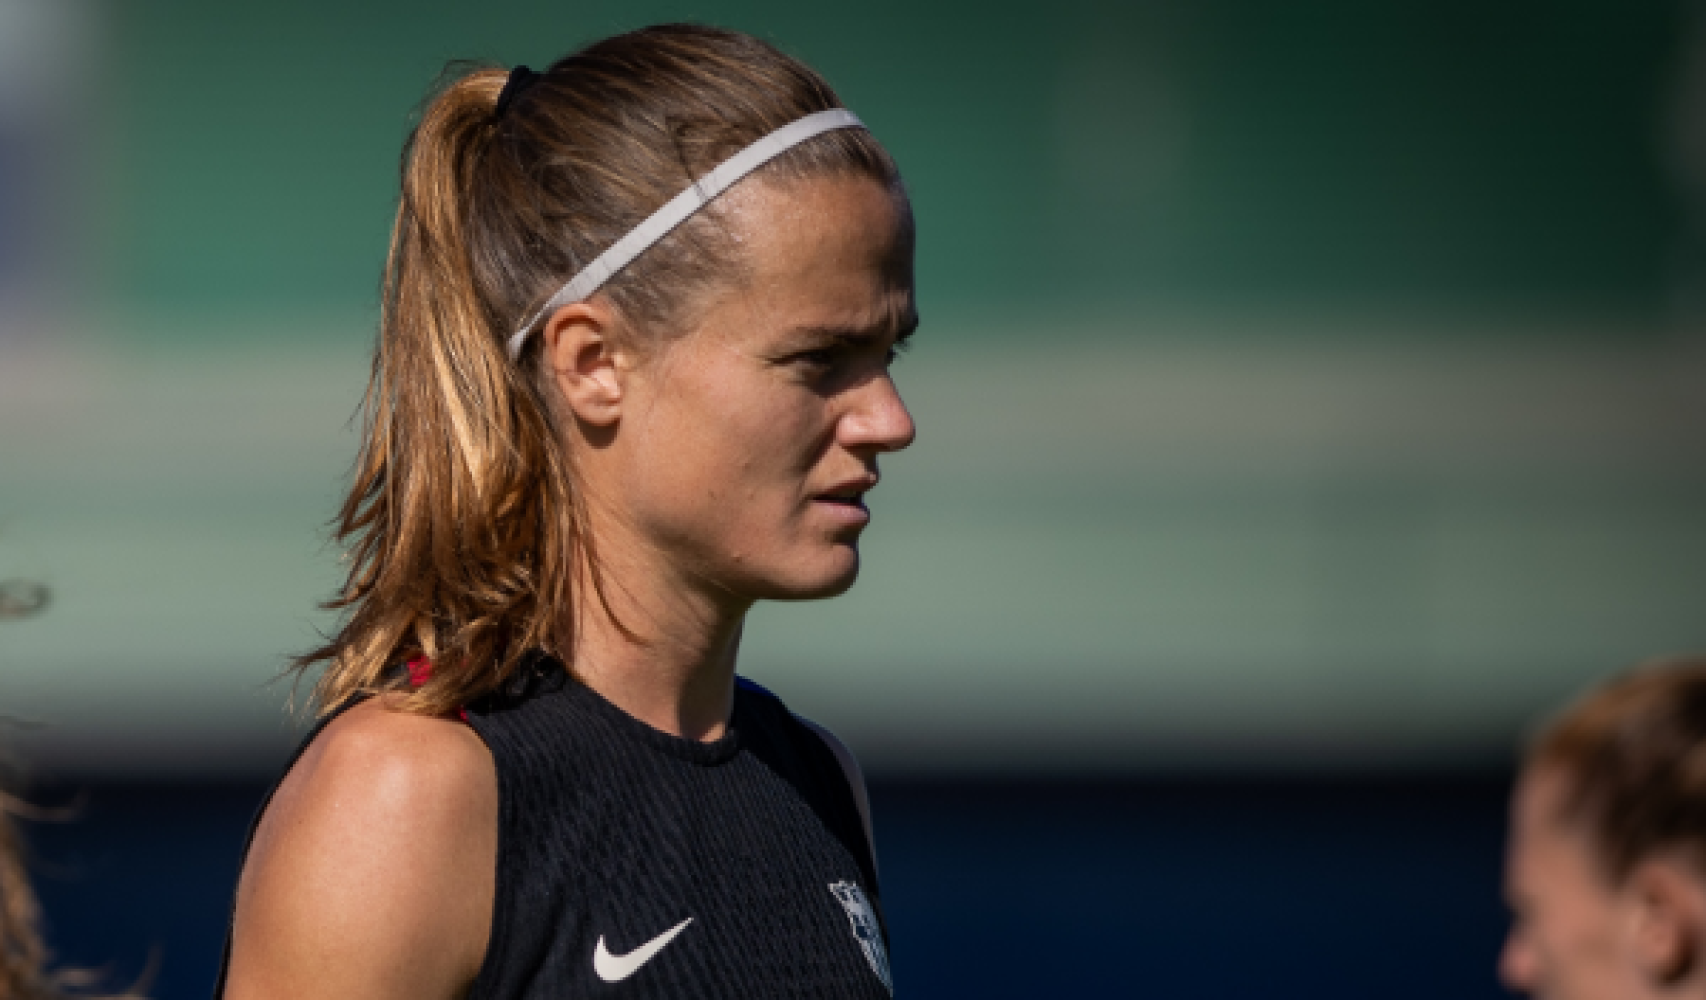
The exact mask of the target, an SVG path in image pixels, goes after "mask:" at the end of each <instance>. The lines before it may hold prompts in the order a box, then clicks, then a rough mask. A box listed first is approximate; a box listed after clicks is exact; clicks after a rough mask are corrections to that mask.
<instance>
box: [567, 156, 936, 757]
mask: <svg viewBox="0 0 1706 1000" xmlns="http://www.w3.org/2000/svg"><path fill="white" fill-rule="evenodd" d="M723 208H724V211H725V212H726V213H727V215H728V217H729V218H730V219H731V220H733V221H734V222H735V225H736V232H737V233H739V234H740V236H741V238H742V240H741V242H742V245H743V248H744V250H745V252H746V253H747V254H748V255H749V256H750V260H751V261H752V262H753V267H752V268H751V270H750V273H749V275H748V277H747V280H746V281H744V282H742V283H741V284H739V285H735V286H732V287H728V288H724V289H720V290H717V291H715V292H713V293H712V295H711V297H710V299H709V301H708V302H707V303H706V304H705V305H704V308H703V312H702V313H700V315H699V317H698V323H697V329H696V332H695V333H693V334H692V335H690V336H687V337H685V338H682V339H679V340H675V341H671V342H668V343H666V344H664V345H662V346H657V347H652V348H651V349H649V350H647V349H645V348H644V345H641V344H633V343H631V342H627V341H625V340H624V338H623V334H622V330H621V328H620V326H619V325H618V324H619V317H616V316H615V315H614V314H613V313H612V312H611V311H610V310H609V309H608V307H607V306H605V305H603V304H602V303H601V301H600V300H598V299H596V298H595V299H594V300H593V301H591V302H589V303H585V304H581V305H574V306H568V307H565V308H564V309H562V310H559V311H558V312H557V313H556V314H555V315H554V316H553V317H552V319H551V321H550V322H549V324H548V325H547V326H546V329H545V331H544V335H545V348H546V361H547V363H549V364H550V365H551V366H552V368H553V370H554V371H555V373H556V375H557V381H558V386H559V388H560V389H561V392H562V397H563V398H564V400H566V401H567V403H568V405H569V406H570V407H571V408H572V409H573V412H574V415H575V417H576V421H575V427H574V430H573V433H574V434H575V435H576V436H577V437H578V438H579V440H578V441H577V442H576V443H575V444H576V448H575V450H576V452H577V454H578V455H579V456H580V459H579V460H580V462H581V472H582V480H583V484H584V487H583V488H584V495H585V496H586V498H587V504H588V508H589V516H590V519H591V522H592V532H593V536H594V537H595V538H596V539H597V540H598V555H599V558H600V562H601V565H602V569H603V574H604V579H605V582H606V584H607V586H606V592H607V594H608V595H609V596H610V601H611V606H612V609H613V610H614V611H615V613H616V616H617V618H618V619H620V620H621V621H622V623H623V624H625V625H627V626H628V627H629V628H630V629H633V630H637V631H639V632H640V633H642V634H643V635H645V636H646V638H647V640H648V644H646V645H637V644H635V643H634V642H632V641H630V640H628V639H626V638H624V637H623V636H622V635H621V634H620V633H619V632H618V631H617V630H616V629H615V628H614V627H613V625H612V624H611V621H610V619H609V618H608V617H607V616H606V615H605V614H604V613H603V611H602V608H601V607H600V606H599V605H597V604H595V603H583V604H582V606H581V607H580V609H579V613H580V617H579V620H578V622H577V624H578V626H579V629H578V631H579V632H580V635H581V639H580V643H579V647H578V649H577V652H576V656H575V662H576V667H577V670H578V672H579V673H580V675H581V676H582V677H583V679H585V680H586V681H587V683H588V684H590V685H591V686H592V687H594V688H595V689H597V690H599V691H600V692H601V693H603V694H604V695H605V696H606V697H608V698H610V700H612V701H613V702H615V703H616V704H618V705H620V706H621V707H623V708H624V709H626V710H627V711H628V712H629V713H630V714H632V715H634V716H636V717H637V718H640V719H643V720H645V721H646V722H649V723H651V724H652V725H653V726H656V727H657V728H659V729H663V730H665V731H668V732H675V733H680V734H684V735H689V736H692V737H694V738H699V739H709V738H714V737H715V736H716V735H717V734H718V733H720V731H721V727H722V724H723V721H724V720H725V719H726V718H727V717H728V711H729V698H730V697H731V691H732V678H733V673H734V665H735V651H736V648H737V646H738V644H739V639H740V624H741V621H742V620H743V619H744V617H745V615H746V612H747V610H748V609H749V608H750V607H751V606H752V604H753V603H754V602H755V601H757V600H759V599H763V598H772V599H798V598H811V597H827V596H831V595H834V594H838V593H840V592H842V591H844V590H846V589H847V588H848V587H849V586H851V585H852V583H853V580H854V577H855V576H856V574H857V573H858V568H859V550H858V540H859V536H860V534H861V533H862V532H863V530H864V528H865V526H866V523H867V522H868V520H869V513H868V510H867V509H866V507H865V505H864V503H863V498H864V496H865V494H866V493H868V492H869V491H870V490H871V489H872V488H873V487H875V486H876V483H877V477H878V465H877V459H878V456H879V455H881V454H882V453H884V452H889V451H895V450H898V449H901V448H904V447H906V446H907V445H908V444H910V443H911V442H912V439H913V435H914V426H913V422H912V418H911V416H910V414H908V412H907V410H906V407H905V406H904V405H903V404H902V402H901V400H900V397H899V395H898V394H897V393H896V391H895V386H894V382H893V381H892V379H891V378H890V376H889V364H890V362H891V361H892V360H893V358H894V355H895V352H896V350H897V347H898V346H899V345H900V344H901V343H902V342H903V341H904V339H905V338H906V337H907V336H908V335H910V333H911V332H912V329H913V327H914V325H915V323H916V319H915V313H914V308H913V301H912V247H911V240H910V234H909V232H908V231H907V228H906V227H905V225H904V221H905V219H904V216H903V215H902V211H903V204H902V203H900V202H898V201H897V198H896V195H895V194H894V193H892V192H890V191H889V190H887V189H885V188H884V187H882V186H881V185H879V184H877V183H875V182H873V181H870V180H867V179H864V178H848V179H838V180H817V181H811V182H805V183H793V184H788V185H786V186H782V187H777V186H772V185H767V184H759V185H754V186H753V187H751V188H745V189H742V190H738V191H737V192H735V193H734V196H733V197H732V198H730V199H729V201H728V204H727V205H726V206H723ZM754 219H763V220H764V221H763V223H762V224H752V223H751V222H750V220H754ZM743 223H745V224H743ZM583 589H586V588H583ZM660 671H667V672H669V673H670V675H671V676H672V678H673V679H674V682H673V683H672V684H670V685H659V684H657V683H656V681H655V678H656V677H657V675H658V673H659V672H660Z"/></svg>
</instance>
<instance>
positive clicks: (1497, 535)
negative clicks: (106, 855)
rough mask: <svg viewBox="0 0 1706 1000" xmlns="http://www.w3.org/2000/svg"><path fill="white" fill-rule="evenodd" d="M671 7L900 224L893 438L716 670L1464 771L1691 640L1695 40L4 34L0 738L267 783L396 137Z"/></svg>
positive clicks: (187, 29)
mask: <svg viewBox="0 0 1706 1000" xmlns="http://www.w3.org/2000/svg"><path fill="white" fill-rule="evenodd" d="M677 19H689V20H704V21H710V22H714V23H718V24H723V25H727V26H731V27H736V28H741V29H744V30H747V31H751V32H754V33H756V34H759V35H761V36H763V37H766V38H768V39H771V40H772V41H774V42H775V43H776V44H778V45H780V46H781V47H783V48H784V49H786V50H788V51H790V52H792V53H794V54H797V55H799V56H801V57H803V58H804V59H806V60H807V61H808V62H810V63H812V64H813V65H815V66H816V67H818V68H819V69H820V70H822V71H823V72H824V73H825V74H826V75H827V76H828V77H829V78H830V80H831V81H832V83H834V84H835V86H836V87H837V88H838V89H839V91H840V92H841V94H842V96H843V98H844V99H845V100H846V102H847V103H848V105H849V106H851V107H852V108H853V109H855V110H856V111H857V112H858V113H859V114H860V115H861V116H862V117H863V118H864V119H865V120H866V121H867V122H868V123H869V124H870V125H871V127H872V128H873V130H874V131H875V132H876V134H877V135H878V136H879V137H880V138H881V139H882V140H883V141H884V142H885V143H886V144H887V145H888V147H889V148H890V150H891V151H892V152H893V153H894V155H895V156H896V158H897V159H898V160H899V162H900V164H901V166H902V169H903V171H904V173H905V175H906V178H907V182H908V186H909V188H910V190H911V193H912V197H913V199H914V206H915V210H916V213H917V217H918V221H919V227H920V234H921V235H920V244H919V265H918V280H919V287H920V292H919V295H920V303H921V309H922V312H923V315H924V326H923V328H922V330H921V334H920V336H919V337H918V343H917V349H916V351H915V352H914V353H912V354H911V355H909V356H908V357H907V358H906V359H905V360H904V361H903V362H902V363H901V365H902V366H901V368H900V369H899V370H898V377H899V381H900V385H901V388H902V391H903V393H904V394H905V395H906V397H907V399H908V402H909V403H910V404H911V405H912V406H913V408H914V410H915V412H916V415H917V417H918V420H919V423H920V427H921V437H920V440H919V444H918V445H917V446H916V448H915V449H914V450H912V451H910V452H908V453H906V454H904V455H901V456H897V457H895V458H894V460H893V461H892V462H890V463H889V468H888V469H887V470H886V476H885V480H884V485H883V487H882V488H881V489H880V490H879V491H878V492H877V493H876V494H874V495H873V500H872V502H873V509H874V512H875V515H876V520H875V524H874V525H873V528H872V529H871V531H870V532H869V533H868V535H867V539H868V541H867V544H866V546H865V551H866V568H865V571H864V574H863V576H862V578H861V581H860V583H859V585H858V587H857V588H856V589H855V590H854V592H853V593H852V594H850V595H849V596H847V597H845V598H843V599H840V600H837V601H834V602H828V603H824V604H818V605H810V606H771V607H764V608H761V609H760V610H759V611H758V612H756V613H755V620H754V622H753V623H752V626H751V627H750V628H749V630H748V639H747V645H746V649H745V651H744V653H743V670H744V672H746V673H748V674H749V675H751V676H753V677H755V678H756V679H758V680H760V681H762V682H764V683H765V684H767V685H769V686H771V687H773V688H776V689H778V690H779V691H780V692H781V693H782V694H783V695H784V696H786V697H788V698H789V700H790V701H791V702H792V703H793V704H795V705H796V706H797V707H798V708H800V709H801V710H803V711H805V712H807V713H808V714H811V715H814V716H816V717H818V718H820V719H821V720H822V721H824V722H826V723H827V724H829V725H831V726H832V727H833V728H835V729H837V730H838V731H839V732H841V733H842V734H843V735H844V736H846V737H847V738H848V739H849V741H850V742H851V743H852V744H853V745H854V746H855V748H856V749H858V750H859V752H860V753H861V755H862V756H863V757H865V758H866V760H867V762H868V764H869V765H870V766H872V767H873V768H875V769H877V770H879V771H887V772H889V773H900V772H907V773H910V772H918V771H939V772H948V773H962V772H978V771H992V770H993V771H1001V772H1003V773H1010V772H1012V771H1014V770H1015V769H1017V770H1025V769H1037V770H1041V771H1048V772H1063V771H1071V772H1074V773H1081V772H1083V771H1085V770H1087V769H1088V770H1104V771H1134V770H1135V771H1143V770H1176V769H1180V768H1183V769H1210V770H1212V769H1234V770H1241V771H1242V770H1249V769H1268V768H1278V769H1321V768H1326V769H1369V770H1381V769H1391V768H1424V769H1425V768H1434V767H1441V766H1450V767H1454V766H1459V765H1477V764H1486V763H1489V762H1495V763H1496V762H1500V761H1503V760H1505V759H1506V758H1507V757H1508V755H1509V753H1510V751H1511V748H1512V746H1513V744H1514V741H1515V740H1516V739H1517V737H1518V734H1519V732H1520V730H1521V727H1522V726H1523V725H1524V724H1525V723H1526V722H1527V721H1528V720H1529V719H1531V718H1532V717H1533V716H1534V715H1535V713H1537V712H1539V711H1541V710H1542V709H1544V708H1546V707H1548V706H1550V705H1553V704H1555V703H1556V702H1557V701H1558V700H1559V699H1560V698H1561V697H1564V696H1565V695H1567V694H1568V693H1569V692H1571V691H1573V690H1575V689H1577V688H1578V687H1579V686H1580V685H1581V684H1583V683H1585V682H1586V681H1588V680H1590V679H1592V678H1594V677H1597V676H1601V675H1603V674H1605V673H1607V672H1609V671H1611V670H1613V669H1616V668H1618V667H1621V666H1624V665H1626V664H1629V663H1631V662H1633V661H1635V660H1638V659H1641V658H1644V657H1647V656H1651V655H1654V654H1659V653H1664V652H1668V651H1674V650H1680V649H1690V648H1693V649H1699V648H1702V647H1706V617H1703V616H1702V614H1701V611H1702V606H1701V605H1702V601H1703V599H1706V468H1703V466H1702V464H1701V461H1702V459H1703V458H1706V336H1703V331H1706V323H1703V322H1702V319H1703V314H1702V309H1701V306H1700V303H1701V301H1702V299H1701V295H1700V292H1701V290H1702V288H1706V253H1703V252H1702V247H1703V243H1702V229H1701V220H1702V217H1703V213H1706V32H1703V30H1702V26H1701V24H1700V23H1699V22H1698V18H1697V17H1696V14H1695V10H1694V8H1693V7H1691V6H1686V5H1682V4H1670V3H1627V2H1613V0H1588V2H1550V3H1540V2H1507V3H1500V4H1486V3H1468V2H1458V0H1448V2H1441V0H1432V2H1426V3H1424V2H1419V0H1403V2H1396V3H1385V4H1369V3H1353V2H1310V3H1305V4H1285V5H1278V4H1268V3H1261V2H1256V0H1206V2H1204V0H1195V2H1186V0H1165V2H1161V0H1156V2H1147V3H1144V2H1137V3H1124V4H1101V3H1085V2H1072V0H1067V2H1054V3H1048V4H1042V3H1006V4H988V3H984V4H969V3H968V4H948V3H934V4H920V3H899V2H888V0H883V2H870V3H863V4H859V5H843V6H827V5H806V4H797V3H781V2H775V3H761V2H738V0H719V2H717V3H715V4H697V5H692V4H680V3H633V2H628V3H620V4H618V3H566V2H557V3H546V2H519V0H518V2H489V3H483V4H470V3H428V2H419V0H416V2H409V3H404V2H400V0H368V2H365V3H359V4H352V3H348V2H342V3H332V2H329V0H298V2H294V3H290V4H260V3H255V4H234V3H229V2H226V3H215V2H203V0H156V2H150V3H146V4H144V3H119V2H116V0H112V2H96V0H77V2H71V0H0V92H3V95H4V96H0V579H4V578H14V577H17V578H30V579H38V580H43V581H45V582H47V583H48V584H49V585H50V586H51V588H52V590H53V593H54V599H55V600H54V604H53V605H52V607H51V608H50V610H49V612H48V613H47V614H45V615H42V616H40V617H38V618H36V619H34V620H31V621H27V622H21V623H12V624H8V625H7V627H6V628H5V629H4V632H3V634H0V713H3V714H6V715H9V716H14V717H19V718H25V719H29V720H34V721H36V722H39V723H41V725H40V726H39V727H36V728H32V729H29V730H27V731H23V732H21V733H20V736H19V741H20V742H21V743H22V744H23V747H24V749H25V750H26V751H28V752H29V753H30V754H31V755H32V756H33V757H35V758H36V759H37V760H39V761H41V762H43V763H44V765H46V766H50V767H58V768H63V769H66V770H71V771H86V772H92V773H132V774H135V773H149V774H159V773H168V772H172V773H202V774H206V773H215V772H244V773H248V772H253V771H255V770H257V769H266V768H270V767H272V766H273V765H274V764H275V763H276V761H277V759H278V754H279V752H280V748H281V747H283V746H284V745H285V744H286V743H287V742H288V741H289V740H290V738H291V732H292V729H293V723H291V722H290V721H289V720H288V719H287V717H286V716H285V714H284V713H283V711H282V705H283V702H284V700H285V698H286V696H287V695H288V694H289V693H290V687H289V685H288V684H287V683H286V684H269V683H268V682H269V679H270V678H272V677H274V676H275V675H276V673H277V671H278V670H279V668H280V667H281V666H282V664H283V662H284V659H285V657H286V656H287V655H288V654H289V653H291V652H293V651H297V650H300V649H302V648H304V647H306V646H308V645H309V644H311V643H312V642H313V641H314V638H315V630H316V629H318V628H323V627H325V625H326V624H327V619H326V618H325V616H324V615H323V614H321V613H320V612H318V611H316V610H315V602H316V601H317V600H319V599H321V598H324V597H325V596H327V595H328V594H329V593H330V592H331V590H332V588H333V587H334V585H335V582H336V579H337V562H336V553H335V551H333V550H332V549H331V548H330V547H329V546H328V545H327V544H326V541H325V535H324V532H323V524H324V523H325V521H326V520H327V519H328V518H329V517H330V515H331V513H332V511H333V509H334V505H335V503H336V501H337V498H338V489H339V486H340V484H341V482H342V477H343V475H344V472H345V470H346V469H347V467H348V464H349V461H350V459H351V457H352V456H353V452H354V448H355V439H354V437H353V434H352V432H351V425H350V422H349V418H350V417H351V415H352V414H353V412H354V409H355V406H356V403H357V400H358V397H359V393H360V389H361V385H362V380H363V376H364V372H365V364H366V352H367V351H368V349H369V347H370V345H371V340H372V332H373V327H374V322H375V318H376V312H377V309H376V299H377V295H376V288H377V283H378V277H379V269H380V266H381V263H382V259H383V253H384V246H385V238H386V231H387V227H388V222H389V217H390V213H391V211H392V207H393V198H394V194H395V188H396V166H397V159H398V153H399V149H400V146H401V143H402V141H403V138H404V136H405V135H406V132H407V128H408V122H409V113H410V110H411V108H413V107H414V106H415V104H416V103H417V102H418V101H419V100H420V99H421V97H422V96H423V95H424V94H425V93H426V91H427V90H428V88H429V86H430V85H431V83H432V81H433V80H434V78H435V76H436V75H437V73H438V72H439V70H440V69H441V68H442V66H443V65H444V64H445V62H446V61H447V60H450V59H453V58H475V59H485V60H491V61H494V62H497V63H500V64H503V65H510V64H513V63H516V62H527V63H529V64H531V65H533V66H535V67H541V66H543V65H545V64H547V63H548V62H550V61H551V60H552V59H554V58H555V57H556V56H558V55H560V54H562V53H563V52H565V51H567V50H569V49H571V48H572V47H574V46H576V45H578V44H580V43H582V42H584V41H587V40H590V39H592V38H595V37H599V36H602V35H605V34H609V33H612V32H615V31H619V30H623V29H626V28H629V27H635V26H639V25H642V24H646V23H650V22H655V21H662V20H677Z"/></svg>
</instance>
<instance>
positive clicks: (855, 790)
mask: <svg viewBox="0 0 1706 1000" xmlns="http://www.w3.org/2000/svg"><path fill="white" fill-rule="evenodd" d="M735 686H736V687H738V688H743V689H745V690H746V691H749V692H751V693H753V694H756V695H759V696H761V697H764V698H767V699H769V700H770V701H773V702H775V703H776V705H777V706H779V707H780V708H782V709H783V710H784V711H787V712H788V715H789V717H791V718H792V719H793V720H794V721H795V722H797V723H799V724H800V725H801V726H802V727H803V728H804V729H805V730H806V731H807V732H809V733H811V734H812V736H813V737H815V738H816V739H817V740H818V742H820V743H822V744H823V746H824V748H825V749H826V750H828V751H829V752H830V753H831V754H832V755H833V756H834V757H835V762H836V763H837V764H839V765H840V767H841V776H842V778H843V779H844V780H845V781H846V783H847V792H848V794H849V795H851V796H852V798H853V804H854V805H855V806H856V807H857V808H858V810H859V825H860V827H861V828H863V830H864V833H865V847H866V850H867V851H868V852H869V859H870V862H871V871H872V872H873V873H875V872H876V871H877V842H876V839H875V838H874V837H873V835H872V828H871V798H870V794H869V793H868V792H867V791H866V789H865V774H864V772H863V771H861V770H860V769H859V761H858V760H857V759H856V758H854V756H853V751H851V750H849V749H847V744H845V743H843V742H841V740H839V739H837V738H836V736H835V734H834V733H832V732H830V731H829V730H827V729H825V728H824V727H822V726H820V725H818V724H817V723H816V722H813V721H812V720H810V719H808V718H806V717H805V716H803V715H800V714H799V713H797V712H794V711H792V710H790V709H788V707H787V705H786V704H784V703H783V701H782V699H781V698H779V697H777V696H776V694H775V693H774V692H772V691H771V690H770V689H769V688H766V687H765V686H764V685H762V684H759V683H758V682H757V681H754V680H750V679H748V678H746V677H736V678H735Z"/></svg>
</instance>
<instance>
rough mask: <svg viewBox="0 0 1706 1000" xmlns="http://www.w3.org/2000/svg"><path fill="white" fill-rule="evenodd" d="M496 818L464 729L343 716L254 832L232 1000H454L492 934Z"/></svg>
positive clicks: (398, 717) (240, 895) (240, 902)
mask: <svg viewBox="0 0 1706 1000" xmlns="http://www.w3.org/2000/svg"><path fill="white" fill-rule="evenodd" d="M497 809H498V794H497V777H496V774H495V772H494V770H493V766H492V759H491V754H490V753H489V752H488V751H487V750H486V747H485V745H484V744H483V743H481V742H480V739H479V737H478V736H476V735H474V733H473V732H472V731H471V730H469V729H468V727H467V726H465V725H462V724H461V723H459V722H453V721H449V720H445V719H431V718H424V717H421V716H412V715H404V714H402V713H398V712H393V711H390V710H389V709H387V708H385V707H383V706H382V705H380V704H378V703H376V702H368V703H365V704H362V705H359V706H357V707H355V708H353V709H351V710H349V711H348V712H346V713H345V714H344V715H343V716H341V717H339V718H338V719H337V720H336V721H334V722H333V723H332V724H331V725H329V726H327V727H326V729H325V731H324V732H322V733H321V734H320V736H319V737H318V738H316V739H315V741H314V743H313V745H312V746H310V747H309V749H308V751H307V753H305V754H303V756H302V759H301V760H299V761H298V762H297V764H296V766H295V767H294V768H292V769H291V772H290V774H289V775H288V776H287V777H286V778H285V780H284V782H283V784H281V785H280V786H279V789H278V793H277V794H276V795H275V796H274V797H273V801H272V804H271V805H270V806H269V807H268V808H267V812H266V816H265V818H264V819H263V820H262V821H261V825H260V828H259V829H258V830H257V831H256V835H255V841H254V845H253V847H252V848H251V850H250V853H249V857H248V861H247V863H246V864H245V865H244V869H243V875H242V879H241V881H240V882H239V884H238V889H237V915H236V922H235V926H234V929H233V938H232V953H231V973H230V979H229V982H228V986H227V989H226V996H227V997H228V998H230V1000H273V998H280V1000H282V998H293V1000H313V998H334V997H336V998H346V997H362V998H375V1000H384V998H392V997H394V998H398V1000H403V998H411V1000H413V998H439V997H443V998H451V997H460V996H462V995H463V994H464V993H465V992H466V990H467V987H468V985H469V983H470V982H471V981H472V980H473V978H474V975H475V974H476V973H477V972H478V971H479V967H480V963H481V961H482V959H483V958H484V955H485V950H486V937H487V934H488V932H489V928H490V926H491V915H492V894H493V883H494V878H495V870H496V858H497Z"/></svg>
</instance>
